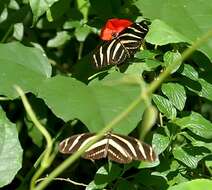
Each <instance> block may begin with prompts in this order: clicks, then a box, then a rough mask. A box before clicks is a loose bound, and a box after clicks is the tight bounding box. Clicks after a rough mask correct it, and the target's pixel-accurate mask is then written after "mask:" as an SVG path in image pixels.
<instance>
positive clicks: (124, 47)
mask: <svg viewBox="0 0 212 190" xmlns="http://www.w3.org/2000/svg"><path fill="white" fill-rule="evenodd" d="M147 32H148V26H147V24H146V23H145V21H142V22H140V23H134V24H132V25H130V26H128V27H127V28H126V29H124V30H122V31H121V32H120V33H118V34H117V36H116V37H114V38H113V39H112V40H110V41H106V42H104V43H103V44H102V45H100V46H98V47H97V48H96V50H95V51H94V53H93V56H92V58H93V62H94V64H95V66H96V67H97V68H102V67H105V66H108V65H119V64H121V63H123V62H124V61H125V60H126V59H127V58H130V57H132V56H133V55H134V54H135V53H136V51H137V50H138V49H139V48H140V47H141V45H142V43H143V41H144V37H145V36H146V34H147Z"/></svg>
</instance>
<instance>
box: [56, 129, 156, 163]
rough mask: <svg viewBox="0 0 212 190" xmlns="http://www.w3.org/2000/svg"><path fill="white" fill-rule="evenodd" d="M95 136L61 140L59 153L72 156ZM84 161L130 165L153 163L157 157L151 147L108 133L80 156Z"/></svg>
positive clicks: (135, 140) (77, 136)
mask: <svg viewBox="0 0 212 190" xmlns="http://www.w3.org/2000/svg"><path fill="white" fill-rule="evenodd" d="M94 137H95V134H92V133H82V134H78V135H73V136H71V137H69V138H67V139H65V140H63V141H62V142H61V143H60V145H59V151H60V152H61V153H63V154H72V153H74V152H76V151H78V150H80V149H81V148H82V147H84V146H85V145H86V144H87V143H89V142H90V141H91V140H92V139H93V138H94ZM82 157H83V158H85V159H90V160H98V159H101V158H106V157H107V158H108V159H109V160H112V161H114V162H118V163H123V164H126V163H130V162H132V161H133V160H143V161H149V162H153V161H155V160H156V159H157V156H156V154H155V152H154V150H153V149H152V147H151V146H150V145H148V144H146V143H144V142H141V141H139V140H138V139H136V138H133V137H129V136H123V135H118V134H113V133H108V134H106V135H104V136H103V137H102V139H100V140H99V141H97V142H96V143H94V144H93V145H91V146H90V147H89V148H88V149H87V150H86V151H85V153H84V154H83V155H82Z"/></svg>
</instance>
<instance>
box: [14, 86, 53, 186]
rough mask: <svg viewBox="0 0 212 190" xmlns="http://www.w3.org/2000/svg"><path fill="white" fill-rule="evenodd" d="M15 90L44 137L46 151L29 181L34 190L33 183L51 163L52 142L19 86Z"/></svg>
mask: <svg viewBox="0 0 212 190" xmlns="http://www.w3.org/2000/svg"><path fill="white" fill-rule="evenodd" d="M15 89H16V91H17V92H18V93H19V95H20V97H21V99H22V102H23V104H24V107H25V109H26V112H27V113H28V114H29V117H30V118H31V120H32V122H33V123H34V125H35V126H36V127H37V128H38V129H39V131H40V132H41V133H42V134H43V136H44V137H45V139H46V143H47V145H46V149H45V151H44V155H43V158H42V161H41V166H40V168H39V169H38V170H37V172H36V173H35V174H34V176H33V177H32V180H31V185H30V187H31V189H34V188H35V181H36V180H37V178H39V176H40V175H41V174H42V173H43V171H44V170H45V169H46V168H48V167H49V165H50V164H51V162H52V159H51V157H52V156H51V152H52V145H53V142H52V139H51V136H50V134H49V133H48V131H47V130H46V129H45V127H44V126H42V125H41V124H40V122H39V121H38V119H37V118H36V116H35V113H34V111H33V110H32V108H31V106H30V104H29V102H28V100H27V98H26V96H25V94H24V92H23V90H22V89H21V88H20V87H19V86H15Z"/></svg>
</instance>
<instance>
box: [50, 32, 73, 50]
mask: <svg viewBox="0 0 212 190" xmlns="http://www.w3.org/2000/svg"><path fill="white" fill-rule="evenodd" d="M70 38H71V36H70V35H69V34H68V32H67V31H60V32H57V35H56V36H55V37H54V38H52V39H50V40H49V41H48V42H47V47H59V46H62V45H63V44H65V43H66V42H67V41H68V40H70Z"/></svg>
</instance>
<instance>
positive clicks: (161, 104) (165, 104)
mask: <svg viewBox="0 0 212 190" xmlns="http://www.w3.org/2000/svg"><path fill="white" fill-rule="evenodd" d="M152 99H153V101H154V103H155V104H156V106H157V108H158V109H159V111H160V112H161V113H163V114H164V115H165V116H166V117H167V118H169V119H171V120H173V119H174V118H176V115H177V111H176V109H175V108H174V106H173V105H172V103H171V102H170V101H169V100H167V99H166V98H164V97H163V96H160V95H156V94H154V95H153V96H152Z"/></svg>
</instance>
